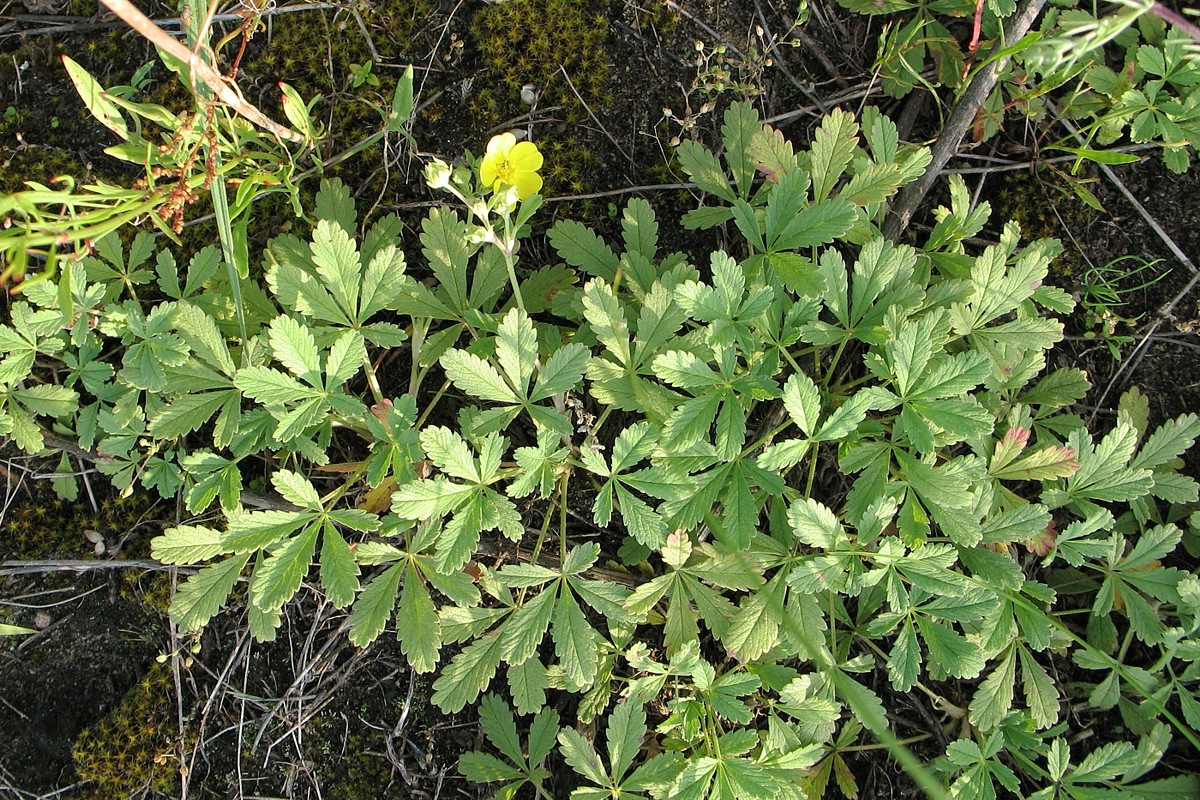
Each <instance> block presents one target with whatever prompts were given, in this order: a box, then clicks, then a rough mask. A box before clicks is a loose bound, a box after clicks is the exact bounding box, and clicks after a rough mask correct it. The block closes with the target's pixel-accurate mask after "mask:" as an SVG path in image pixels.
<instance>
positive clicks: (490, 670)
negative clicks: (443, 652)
mask: <svg viewBox="0 0 1200 800" xmlns="http://www.w3.org/2000/svg"><path fill="white" fill-rule="evenodd" d="M499 666H500V638H499V635H498V634H496V633H489V634H487V635H486V636H483V637H481V638H479V639H476V640H475V641H473V642H471V643H470V644H469V645H467V646H466V647H465V648H463V650H462V652H460V653H459V654H458V655H456V656H455V657H454V658H453V659H452V660H451V661H450V663H449V664H447V665H446V668H445V669H443V670H442V674H441V676H440V677H438V679H437V680H436V681H434V683H433V698H432V699H433V702H434V703H435V704H436V705H437V707H438V708H440V709H441V710H442V711H444V712H446V713H448V714H453V713H456V712H458V711H461V710H462V709H463V707H464V706H466V705H467V704H468V703H473V702H475V699H476V698H477V697H479V695H480V693H481V692H483V691H484V690H485V689H487V687H488V684H489V683H491V682H492V677H493V676H494V675H495V674H496V668H497V667H499Z"/></svg>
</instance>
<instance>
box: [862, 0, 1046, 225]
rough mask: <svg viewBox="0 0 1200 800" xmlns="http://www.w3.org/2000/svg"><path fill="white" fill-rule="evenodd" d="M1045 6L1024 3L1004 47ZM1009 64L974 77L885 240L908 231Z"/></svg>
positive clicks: (1038, 0) (896, 209)
mask: <svg viewBox="0 0 1200 800" xmlns="http://www.w3.org/2000/svg"><path fill="white" fill-rule="evenodd" d="M1045 3H1046V0H1024V2H1023V3H1022V5H1021V8H1020V9H1019V10H1018V11H1017V13H1016V14H1015V15H1014V16H1013V18H1012V21H1011V22H1010V23H1009V25H1008V26H1007V27H1006V28H1005V30H1004V39H1003V41H1004V42H1005V43H1012V42H1015V41H1018V40H1020V39H1021V38H1022V37H1023V36H1025V34H1026V33H1028V32H1029V29H1030V27H1032V26H1033V22H1034V20H1036V19H1037V17H1038V15H1039V14H1040V13H1041V11H1042V7H1043V6H1044V5H1045ZM1007 60H1008V59H1006V58H998V59H992V60H991V61H988V62H987V63H986V64H984V65H983V66H982V67H981V68H980V69H979V71H978V72H977V73H975V77H974V78H972V79H971V82H970V83H969V84H967V88H966V89H965V90H964V91H963V93H962V96H960V97H959V98H958V102H957V103H955V104H954V110H953V111H951V112H950V118H949V119H947V120H946V125H945V127H944V128H942V133H941V135H939V136H938V138H937V141H936V142H934V145H933V158H932V159H931V161H930V163H929V167H928V169H926V170H925V173H924V174H923V175H921V177H920V178H918V179H917V180H916V181H914V182H913V183H910V184H909V185H908V186H907V187H905V189H904V191H902V192H901V193H900V197H899V198H898V199H897V201H896V204H895V205H894V206H893V207H892V210H891V213H890V214H889V215H888V218H887V221H886V222H885V223H884V226H883V234H884V236H886V237H887V238H889V239H891V240H893V241H894V240H895V239H896V238H898V237H899V235H900V233H901V232H902V231H903V230H904V229H905V228H907V227H908V223H909V222H910V221H911V220H912V217H913V214H915V213H916V211H917V208H919V207H920V205H921V203H922V202H924V200H925V196H926V195H927V194H929V190H930V189H932V188H933V184H934V181H936V180H937V179H938V177H939V176H940V175H941V174H942V168H943V167H945V166H946V162H947V161H949V160H950V157H951V156H953V155H954V154H955V152H957V150H958V147H959V145H960V144H961V143H962V140H963V137H964V136H965V135H966V133H967V131H968V130H969V129H970V128H971V125H972V124H973V123H974V122H975V117H976V115H978V114H979V109H981V108H982V107H983V104H984V103H985V102H986V101H987V98H988V95H990V94H991V93H992V89H993V88H994V87H995V86H996V80H997V79H998V77H999V72H1000V70H1001V69H1002V68H1003V66H1004V64H1005V62H1007Z"/></svg>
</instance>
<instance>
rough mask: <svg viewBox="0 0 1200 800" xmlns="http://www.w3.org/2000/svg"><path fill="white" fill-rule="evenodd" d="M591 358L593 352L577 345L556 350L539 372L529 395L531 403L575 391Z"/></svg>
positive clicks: (573, 344)
mask: <svg viewBox="0 0 1200 800" xmlns="http://www.w3.org/2000/svg"><path fill="white" fill-rule="evenodd" d="M589 358H591V352H590V351H589V350H588V349H587V348H586V347H584V346H583V345H581V344H577V343H572V344H569V345H567V346H566V347H563V348H561V349H559V350H555V351H554V353H553V354H552V355H551V356H550V358H548V359H546V363H545V365H543V366H542V368H541V370H540V371H539V372H538V377H537V383H536V384H535V385H534V387H533V391H532V392H530V394H529V399H530V401H531V402H537V401H539V400H545V399H546V398H548V397H553V396H554V395H556V394H561V393H563V392H567V391H570V390H571V389H574V388H575V386H576V385H577V384H578V383H579V380H580V379H581V378H582V377H583V371H584V368H585V367H586V366H587V362H588V359H589Z"/></svg>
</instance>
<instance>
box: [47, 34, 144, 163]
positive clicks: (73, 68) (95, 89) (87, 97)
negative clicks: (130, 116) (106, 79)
mask: <svg viewBox="0 0 1200 800" xmlns="http://www.w3.org/2000/svg"><path fill="white" fill-rule="evenodd" d="M62 61H63V66H64V67H66V70H67V76H68V77H69V78H70V79H71V83H73V84H74V85H75V91H76V92H78V93H79V97H80V98H81V99H82V100H83V104H84V105H85V106H87V110H88V111H90V112H91V114H92V116H93V117H95V118H96V120H97V121H98V122H99V123H100V124H101V125H103V126H104V127H106V128H108V129H109V130H110V131H112V132H113V133H115V134H116V135H117V136H119V137H120V138H121V141H123V142H130V141H134V140H135V139H138V140H140V138H141V137H140V136H139V137H131V136H130V133H129V126H128V125H127V124H126V122H125V118H124V117H122V116H121V110H120V109H119V108H118V107H117V105H116V104H115V103H113V102H112V100H111V99H110V97H109V95H108V93H107V92H105V91H104V87H103V86H101V85H100V84H99V83H98V82H97V81H96V79H95V78H93V77H92V76H91V74H90V73H89V72H88V71H87V70H86V69H84V68H83V67H82V66H80V65H79V64H78V63H76V62H75V61H73V60H71V58H70V57H68V56H65V55H64V56H63V57H62Z"/></svg>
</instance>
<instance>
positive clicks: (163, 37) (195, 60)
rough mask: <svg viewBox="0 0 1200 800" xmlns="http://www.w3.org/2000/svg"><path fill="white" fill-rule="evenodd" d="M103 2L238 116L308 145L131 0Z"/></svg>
mask: <svg viewBox="0 0 1200 800" xmlns="http://www.w3.org/2000/svg"><path fill="white" fill-rule="evenodd" d="M101 2H103V3H104V5H106V6H107V7H108V9H109V10H110V11H112V12H113V13H114V14H116V15H117V16H118V17H120V18H121V19H122V20H124V21H125V23H126V24H127V25H129V27H131V28H133V29H134V30H135V31H137V32H138V33H139V34H141V35H142V36H143V37H144V38H145V39H147V40H148V41H149V42H150V43H151V44H153V45H154V46H155V47H157V48H158V49H160V50H162V51H164V52H166V53H168V54H170V55H171V56H172V57H174V58H176V59H178V60H179V61H180V62H182V63H184V64H186V65H187V67H188V70H189V71H190V72H191V76H192V79H193V80H198V81H200V82H201V83H203V84H204V85H206V86H208V87H209V88H210V89H212V91H213V93H214V94H216V96H217V99H219V100H220V101H221V102H222V103H224V104H225V105H227V106H229V107H230V108H231V109H233V110H234V111H235V112H236V113H238V114H240V115H241V116H243V117H245V118H246V119H248V120H250V121H251V122H253V123H254V124H255V125H257V126H259V127H260V128H263V129H265V130H267V131H270V132H271V133H273V134H274V135H276V136H278V137H279V138H280V139H287V140H288V141H289V142H295V143H297V144H300V143H303V142H304V137H303V136H302V135H301V134H299V133H297V132H296V131H294V130H292V129H291V128H286V127H284V126H283V125H280V124H279V123H277V122H275V121H274V120H272V119H270V118H269V117H268V116H267V115H266V114H264V113H263V112H261V111H259V110H258V108H257V107H256V106H255V105H253V104H252V103H250V102H249V101H248V100H246V98H244V97H242V92H241V90H240V89H238V88H237V86H236V85H235V84H233V83H232V82H231V81H229V80H228V79H227V78H226V77H225V76H224V75H222V74H221V73H220V72H218V71H217V70H216V69H215V68H214V67H213V66H212V65H211V64H208V63H207V62H205V61H204V59H202V58H200V57H199V56H198V55H197V54H196V53H194V52H192V51H191V50H189V49H188V48H186V47H184V46H183V45H182V44H180V43H179V42H178V41H177V40H176V39H174V38H173V37H172V36H170V35H169V34H167V33H165V32H164V31H163V30H162V29H161V28H159V27H158V26H157V25H155V24H154V21H153V20H152V19H150V18H149V17H147V16H146V15H145V14H143V13H142V12H141V11H139V10H138V9H137V8H136V7H134V5H133V4H132V3H130V2H129V0H101Z"/></svg>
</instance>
